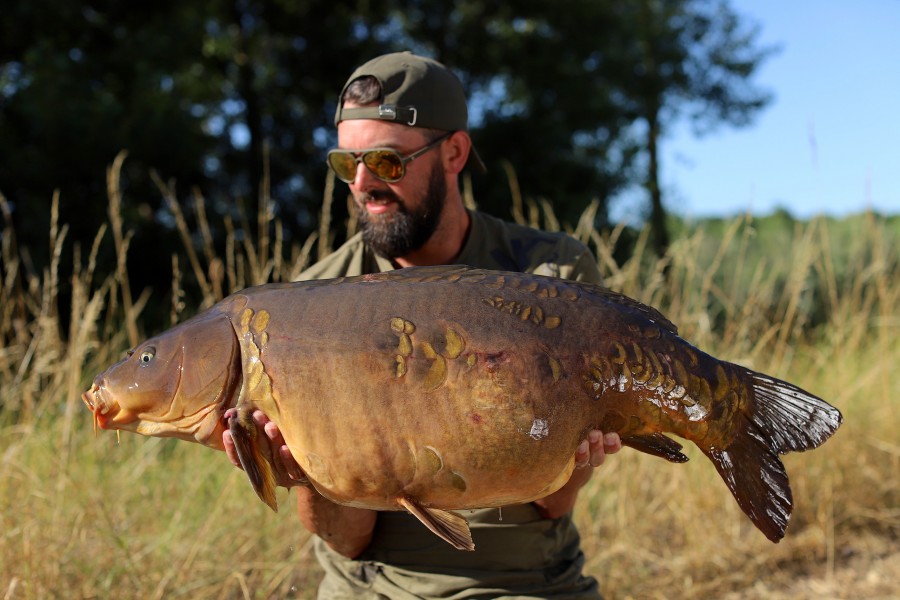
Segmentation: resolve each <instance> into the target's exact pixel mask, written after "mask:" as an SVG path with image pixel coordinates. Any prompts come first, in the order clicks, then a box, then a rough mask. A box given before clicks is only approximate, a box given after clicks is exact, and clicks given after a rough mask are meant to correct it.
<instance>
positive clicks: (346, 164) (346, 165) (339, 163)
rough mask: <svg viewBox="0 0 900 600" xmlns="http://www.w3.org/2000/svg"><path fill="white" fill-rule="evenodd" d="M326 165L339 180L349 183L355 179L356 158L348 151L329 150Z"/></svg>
mask: <svg viewBox="0 0 900 600" xmlns="http://www.w3.org/2000/svg"><path fill="white" fill-rule="evenodd" d="M328 166H330V167H331V168H332V170H333V171H334V174H335V175H337V176H338V179H340V180H341V181H345V182H347V183H350V182H351V181H353V180H354V179H356V159H355V158H354V156H353V154H352V153H350V152H335V151H332V152H329V153H328Z"/></svg>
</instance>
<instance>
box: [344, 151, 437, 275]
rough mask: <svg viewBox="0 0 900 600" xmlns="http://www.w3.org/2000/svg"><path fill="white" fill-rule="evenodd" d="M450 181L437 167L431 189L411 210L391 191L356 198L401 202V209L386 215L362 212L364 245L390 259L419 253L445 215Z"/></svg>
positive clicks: (361, 201) (361, 202)
mask: <svg viewBox="0 0 900 600" xmlns="http://www.w3.org/2000/svg"><path fill="white" fill-rule="evenodd" d="M446 196H447V182H446V181H445V180H444V177H443V172H442V171H441V169H439V168H438V166H437V165H435V168H434V169H432V170H431V175H430V176H429V178H428V188H427V189H426V190H425V195H424V196H423V197H422V201H421V202H420V203H419V206H418V207H417V208H412V209H410V208H409V207H408V206H407V205H406V202H405V201H404V200H403V199H401V198H400V197H399V196H397V195H396V194H395V193H394V192H393V191H391V190H377V191H375V192H373V193H370V194H365V195H363V196H359V197H358V198H356V201H357V203H359V204H360V205H363V206H364V205H365V203H366V202H367V201H369V200H389V201H394V202H396V203H397V210H395V211H393V212H390V213H387V214H384V215H370V214H369V213H368V212H366V210H365V208H363V209H362V210H360V213H359V225H360V229H361V230H362V235H363V242H365V244H366V245H367V246H369V247H370V248H371V249H372V250H374V251H375V252H376V253H378V254H380V255H381V256H383V257H385V258H389V259H393V258H397V257H400V256H406V255H408V254H409V253H410V252H415V251H416V250H418V249H419V248H421V247H422V246H424V245H425V243H426V242H427V241H428V240H429V239H431V236H432V235H433V234H434V232H435V230H436V229H437V226H438V223H439V222H440V220H441V214H442V213H443V212H444V202H445V200H446Z"/></svg>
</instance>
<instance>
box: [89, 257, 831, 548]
mask: <svg viewBox="0 0 900 600" xmlns="http://www.w3.org/2000/svg"><path fill="white" fill-rule="evenodd" d="M135 356H138V357H140V356H143V357H145V358H146V357H148V356H150V357H152V358H151V359H150V360H149V361H147V360H145V361H138V359H136V358H135ZM176 371H178V372H184V373H187V374H192V375H191V376H190V377H186V378H185V379H186V382H182V384H181V385H179V386H177V390H175V392H174V397H173V386H172V385H171V382H170V381H169V380H170V379H171V378H172V377H175V376H176ZM200 373H202V374H203V375H202V376H200V375H199V374H200ZM201 379H202V381H200V380H201ZM135 384H139V386H140V389H141V390H142V397H141V399H140V401H141V402H142V403H143V404H141V405H140V406H139V405H138V400H139V399H138V398H136V397H135V396H134V395H133V394H132V392H131V390H133V389H135ZM154 393H155V396H154V395H153V394H154ZM148 394H149V395H148ZM148 398H153V399H154V400H155V401H156V402H157V403H158V404H160V405H163V404H165V405H166V406H172V407H178V408H179V410H176V411H172V414H205V415H207V416H206V417H205V421H204V422H203V423H201V424H200V425H199V426H198V425H197V424H196V423H192V424H190V425H191V427H190V428H189V427H188V423H186V422H182V421H179V419H177V418H171V417H165V418H163V417H161V416H160V413H159V412H158V411H154V410H152V409H146V405H147V402H148V400H147V399H148ZM84 401H85V403H86V404H87V405H88V407H89V408H90V409H91V410H92V411H93V412H94V415H95V422H96V423H97V424H98V425H99V426H100V427H103V428H107V429H123V430H130V431H136V432H138V433H144V434H149V435H166V436H175V437H181V438H182V439H186V440H189V441H195V442H200V443H202V444H205V445H208V446H211V447H214V448H221V434H222V432H223V431H224V430H225V429H226V428H229V429H230V430H231V432H232V436H233V438H234V440H235V445H236V448H237V450H238V454H239V457H240V459H241V463H242V465H243V467H244V470H245V471H247V474H248V477H249V479H250V481H251V484H252V486H253V487H254V489H255V490H256V492H257V494H258V495H259V496H260V498H262V499H263V500H264V501H265V502H266V503H267V504H269V505H270V506H272V508H276V506H277V505H276V503H275V495H274V487H275V480H276V472H277V468H278V464H277V463H274V462H273V460H272V457H271V456H270V454H269V449H268V444H267V443H266V442H263V441H261V440H260V439H259V434H258V432H257V429H256V426H255V425H254V424H253V421H252V419H251V418H250V415H251V414H252V412H253V411H254V410H257V409H259V410H262V411H263V412H265V413H266V414H267V415H268V416H269V418H270V419H271V420H272V421H274V422H275V423H276V424H277V425H278V427H279V429H280V431H281V432H282V434H283V436H284V438H285V441H286V443H287V445H288V447H289V448H290V451H291V453H292V455H293V456H294V458H295V459H296V461H297V463H298V465H299V466H300V467H301V468H302V469H303V471H304V475H305V476H306V477H307V479H308V480H309V483H310V485H312V486H314V487H315V488H316V489H317V490H318V491H319V492H320V493H321V494H323V495H324V496H326V497H327V498H330V499H331V500H333V501H335V502H338V503H341V504H345V505H348V506H357V507H363V508H369V509H375V510H408V511H409V512H411V513H412V514H414V515H415V516H416V517H418V518H419V519H420V520H421V521H422V522H423V524H424V525H425V526H427V527H428V528H429V529H431V530H432V531H434V532H435V533H436V534H437V535H439V536H440V537H442V538H443V539H445V540H446V541H448V542H449V543H451V544H453V545H454V546H455V547H457V548H460V549H466V550H471V549H473V547H474V546H473V544H472V541H471V535H470V533H469V529H468V525H467V524H466V522H465V520H464V519H463V518H462V517H461V516H459V515H458V514H457V513H455V512H453V511H456V510H460V509H468V508H483V507H491V506H503V505H507V504H515V503H523V502H528V501H532V500H535V499H538V498H541V497H544V496H546V495H548V494H550V493H552V492H554V491H556V490H557V489H559V488H560V487H561V486H562V485H563V484H565V482H566V481H567V480H568V478H569V477H570V475H571V473H572V470H573V469H574V458H575V451H576V449H577V447H578V445H579V443H580V442H581V440H583V439H585V437H586V436H587V433H588V431H590V430H591V429H596V428H599V429H601V430H603V431H609V432H612V431H615V432H618V433H619V435H620V436H621V437H622V441H623V443H624V444H625V445H627V446H630V447H632V448H635V449H637V450H640V451H642V452H647V453H649V454H652V455H655V456H660V457H663V458H665V459H667V460H669V461H672V462H684V461H686V460H687V457H686V456H685V455H684V454H683V453H682V452H681V448H682V446H681V444H680V443H679V442H676V441H675V440H673V439H671V438H670V437H668V436H667V435H666V434H674V435H676V436H678V437H681V438H684V439H686V440H690V441H692V442H693V443H695V444H696V445H697V446H698V447H699V448H700V449H701V450H702V451H703V452H704V454H705V455H706V456H707V457H709V459H710V460H711V461H712V462H713V463H714V465H715V466H716V468H717V469H718V471H719V473H720V475H721V476H722V478H723V480H724V481H725V483H726V485H728V487H729V489H730V490H731V492H732V494H733V495H734V497H735V499H736V500H737V502H738V504H739V505H740V506H741V508H742V509H743V510H744V512H745V513H746V514H747V515H748V516H749V517H750V519H751V520H752V521H753V522H754V524H756V526H757V527H758V528H759V529H760V530H761V531H762V532H763V533H764V534H765V535H766V536H767V537H769V538H770V539H772V540H773V541H777V540H779V539H781V537H782V536H783V535H784V531H785V528H786V526H787V520H788V517H789V516H790V512H791V510H792V500H791V494H790V487H789V483H788V479H787V474H786V472H785V471H784V467H783V465H782V463H781V461H780V459H779V458H778V456H779V455H780V454H782V453H785V452H788V451H798V450H806V449H810V448H815V447H817V446H819V445H820V444H821V443H823V442H824V441H825V440H826V439H828V438H829V437H830V436H831V435H832V434H833V433H834V431H835V430H836V429H837V428H838V426H839V425H840V423H841V415H840V413H839V412H838V411H837V410H836V409H835V408H834V407H832V406H830V405H829V404H827V403H826V402H824V401H823V400H821V399H819V398H817V397H816V396H814V395H812V394H809V393H808V392H805V391H804V390H801V389H800V388H797V387H795V386H793V385H791V384H789V383H786V382H783V381H779V380H776V379H773V378H770V377H768V376H765V375H762V374H759V373H756V372H754V371H751V370H749V369H745V368H743V367H741V366H738V365H735V364H732V363H728V362H725V361H720V360H718V359H716V358H715V357H712V356H710V355H709V354H706V353H705V352H703V351H701V350H699V349H697V348H695V347H694V346H692V345H690V344H689V343H688V342H687V341H685V340H684V339H682V338H681V337H680V336H679V335H678V333H677V329H676V327H675V325H674V324H672V323H671V322H670V321H669V320H668V319H666V318H665V317H664V316H663V315H662V314H660V313H659V312H658V311H656V310H655V309H653V308H651V307H649V306H646V305H644V304H641V303H640V302H637V301H636V300H633V299H631V298H628V297H626V296H623V295H621V294H617V293H614V292H611V291H609V290H606V289H603V288H602V287H599V286H595V285H592V284H586V283H578V282H571V281H564V280H559V279H555V278H550V277H542V276H538V275H528V274H521V273H507V272H497V271H485V270H479V269H472V268H469V267H461V266H451V267H446V266H442V267H415V268H409V269H401V270H397V271H391V272H388V273H379V274H373V275H364V276H360V277H347V278H340V279H336V280H328V281H315V282H301V283H292V284H270V285H264V286H259V287H256V288H250V289H247V290H244V291H241V292H238V293H236V294H234V295H232V296H230V297H228V298H226V299H225V300H223V301H222V302H220V303H219V304H217V305H216V306H214V307H212V308H210V309H208V310H207V311H205V312H203V313H201V314H200V315H198V316H197V317H194V318H193V319H190V320H188V321H186V322H184V323H182V324H180V325H178V326H176V327H174V328H173V329H171V330H169V331H167V332H165V333H163V334H161V335H160V336H157V337H155V338H152V339H150V340H148V341H147V342H144V343H143V344H142V345H141V346H139V347H138V348H137V349H136V350H135V352H134V353H133V354H132V355H131V356H130V357H129V358H126V359H125V360H123V361H121V362H120V363H117V364H116V365H113V366H112V367H110V368H109V369H108V370H107V371H106V372H104V373H103V374H101V375H99V376H98V377H97V378H96V379H95V381H94V383H93V385H92V387H91V389H90V390H88V391H87V392H85V394H84ZM203 411H205V412H203ZM226 412H227V414H228V415H229V416H231V415H232V414H233V415H235V417H234V418H230V419H226V418H225V415H226ZM226 421H227V422H226Z"/></svg>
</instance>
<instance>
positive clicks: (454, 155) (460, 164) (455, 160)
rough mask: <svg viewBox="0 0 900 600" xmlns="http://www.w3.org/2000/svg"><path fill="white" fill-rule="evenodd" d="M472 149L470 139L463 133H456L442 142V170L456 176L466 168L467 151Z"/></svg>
mask: <svg viewBox="0 0 900 600" xmlns="http://www.w3.org/2000/svg"><path fill="white" fill-rule="evenodd" d="M471 149H472V138H470V137H469V134H468V133H466V132H465V131H457V132H455V133H454V134H453V135H451V136H450V137H449V138H447V139H446V140H445V141H444V144H443V152H442V155H443V157H444V170H445V171H447V172H448V173H451V174H453V175H458V174H459V173H460V172H461V171H462V170H463V168H464V167H465V166H466V160H468V158H469V151H470V150H471Z"/></svg>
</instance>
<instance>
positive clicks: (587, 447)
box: [575, 429, 622, 468]
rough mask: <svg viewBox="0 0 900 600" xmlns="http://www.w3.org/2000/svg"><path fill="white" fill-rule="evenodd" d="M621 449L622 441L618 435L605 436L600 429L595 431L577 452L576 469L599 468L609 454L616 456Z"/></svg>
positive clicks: (590, 433)
mask: <svg viewBox="0 0 900 600" xmlns="http://www.w3.org/2000/svg"><path fill="white" fill-rule="evenodd" d="M621 449H622V440H621V439H619V434H618V433H615V432H613V433H607V434H604V433H603V432H602V431H600V430H599V429H593V430H591V431H590V432H588V436H587V439H586V440H583V441H582V442H581V444H579V445H578V449H577V450H576V451H575V467H576V468H581V467H588V466H590V467H599V466H600V465H602V464H603V462H604V461H605V460H606V455H607V454H615V453H616V452H618V451H619V450H621Z"/></svg>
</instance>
